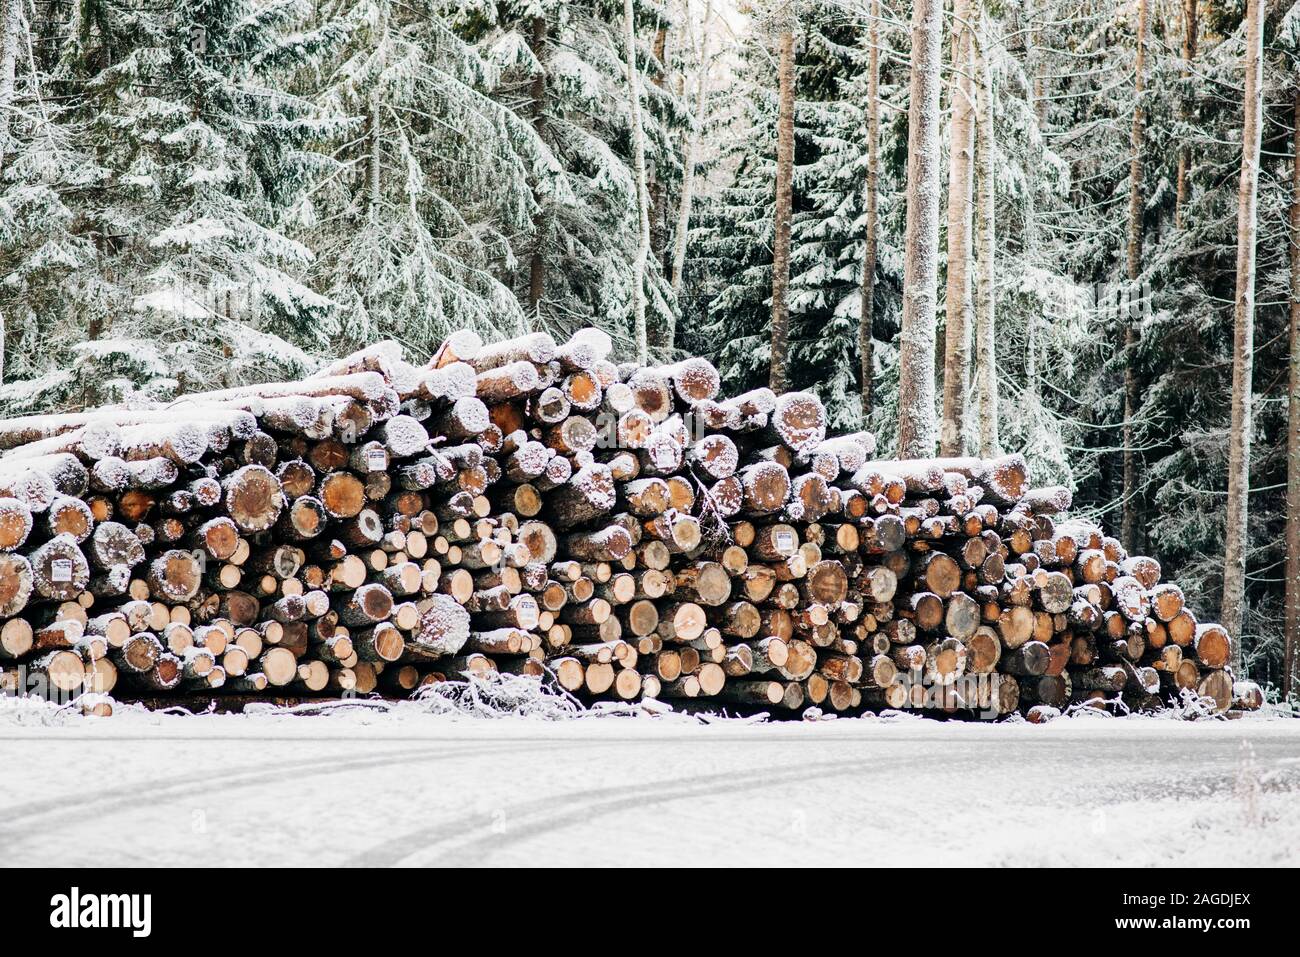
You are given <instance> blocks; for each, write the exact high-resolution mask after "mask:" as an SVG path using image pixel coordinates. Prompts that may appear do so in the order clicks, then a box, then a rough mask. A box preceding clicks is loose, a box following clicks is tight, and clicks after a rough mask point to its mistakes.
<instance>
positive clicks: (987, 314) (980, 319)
mask: <svg viewBox="0 0 1300 957" xmlns="http://www.w3.org/2000/svg"><path fill="white" fill-rule="evenodd" d="M988 20H989V14H988V12H987V11H986V10H985V11H981V15H980V23H981V28H980V38H979V41H978V44H977V46H976V50H975V58H976V62H975V75H976V78H977V82H978V97H979V102H978V107H977V112H976V123H977V126H978V132H977V134H976V145H975V165H976V166H977V167H978V169H979V194H978V196H977V197H976V200H975V202H976V213H975V235H976V240H975V245H976V255H977V258H978V261H977V263H976V267H975V268H976V270H977V272H978V279H977V283H976V287H975V341H976V356H975V370H976V371H975V375H976V383H975V391H976V394H977V396H978V403H979V404H978V414H979V442H980V455H981V456H983V457H984V458H995V457H996V456H998V455H1000V454H1001V449H1000V448H999V446H1000V442H999V438H998V376H997V367H996V365H995V362H996V347H995V323H994V318H995V314H996V307H997V289H996V286H995V281H996V276H995V270H994V264H993V253H994V234H995V232H996V219H995V205H994V204H995V200H996V177H997V171H996V170H995V169H994V168H993V154H994V151H993V146H994V141H993V109H994V107H993V70H992V67H991V63H990V61H991V57H990V55H989V54H990V48H989V44H990V42H991V37H992V30H990V29H989V23H988Z"/></svg>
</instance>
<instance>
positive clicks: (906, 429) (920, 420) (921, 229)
mask: <svg viewBox="0 0 1300 957" xmlns="http://www.w3.org/2000/svg"><path fill="white" fill-rule="evenodd" d="M942 13H943V5H942V3H941V2H940V0H916V2H915V3H914V4H913V5H912V79H911V90H910V94H909V102H908V108H907V120H908V131H907V224H906V228H905V231H904V238H903V249H904V259H903V330H902V333H901V335H900V336H899V356H898V375H899V384H898V454H899V456H900V457H901V458H905V459H908V458H910V459H916V458H928V457H930V456H931V455H933V454H934V327H935V321H934V320H935V293H936V286H937V284H938V279H939V274H938V272H939V255H938V253H939V164H940V156H939V66H940V61H941V59H942V54H941V52H940V50H941V45H942V44H941V40H942V36H941V35H942V32H943V28H942Z"/></svg>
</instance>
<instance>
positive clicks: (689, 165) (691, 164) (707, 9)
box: [666, 0, 713, 349]
mask: <svg viewBox="0 0 1300 957" xmlns="http://www.w3.org/2000/svg"><path fill="white" fill-rule="evenodd" d="M712 19H713V2H712V0H708V2H706V3H705V5H704V19H703V21H701V30H700V32H701V34H702V36H701V37H700V42H699V50H700V60H699V65H698V67H697V69H698V70H699V72H698V73H697V75H696V77H695V119H694V123H693V125H692V128H691V129H690V130H689V131H688V132H687V134H686V136H685V137H684V142H683V144H682V196H681V202H680V204H679V205H678V207H677V228H676V232H675V234H674V236H673V270H672V276H673V281H672V288H673V295H675V296H678V297H680V296H681V292H682V283H683V277H684V274H685V271H686V246H687V240H688V238H689V235H690V228H691V206H692V205H693V204H694V202H695V158H696V156H697V155H698V153H699V144H700V135H701V134H702V133H703V130H704V123H705V121H706V120H707V119H708V98H709V61H710V53H709V40H710V39H711V34H710V33H709V21H710V20H712ZM675 339H676V330H675V329H672V328H670V329H669V330H668V335H667V340H668V341H667V343H666V346H667V348H669V349H671V348H673V342H674V340H675Z"/></svg>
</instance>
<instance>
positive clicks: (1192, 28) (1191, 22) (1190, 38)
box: [1174, 0, 1198, 229]
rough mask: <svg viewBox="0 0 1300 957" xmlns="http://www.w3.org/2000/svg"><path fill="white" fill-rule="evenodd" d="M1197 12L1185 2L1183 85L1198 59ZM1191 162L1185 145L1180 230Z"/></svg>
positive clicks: (1177, 214) (1177, 199) (1177, 208)
mask: <svg viewBox="0 0 1300 957" xmlns="http://www.w3.org/2000/svg"><path fill="white" fill-rule="evenodd" d="M1197 26H1198V25H1197V12H1196V0H1183V68H1182V71H1181V75H1182V78H1183V83H1184V85H1186V83H1187V81H1188V80H1190V79H1191V76H1192V61H1193V60H1194V59H1196V34H1197ZM1182 112H1183V117H1184V118H1186V117H1187V115H1188V113H1189V110H1188V103H1187V102H1186V99H1184V101H1183V104H1182ZM1190 160H1191V151H1190V150H1189V149H1188V147H1187V144H1186V143H1184V144H1183V145H1182V146H1181V147H1179V149H1178V188H1177V191H1176V193H1175V194H1174V226H1175V227H1176V228H1178V229H1182V228H1183V206H1184V204H1185V203H1186V202H1187V174H1188V168H1187V167H1188V163H1189V162H1190Z"/></svg>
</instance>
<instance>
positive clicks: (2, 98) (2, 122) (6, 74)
mask: <svg viewBox="0 0 1300 957" xmlns="http://www.w3.org/2000/svg"><path fill="white" fill-rule="evenodd" d="M21 2H22V0H0V170H3V169H4V168H5V158H6V156H7V155H8V152H9V129H10V122H9V116H10V106H11V104H12V103H13V99H14V78H15V76H16V69H17V64H18V27H19V23H20V22H21V20H20V16H19V15H20V13H21V12H22V11H21V10H20V9H19V6H18V5H19V4H20V3H21Z"/></svg>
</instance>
